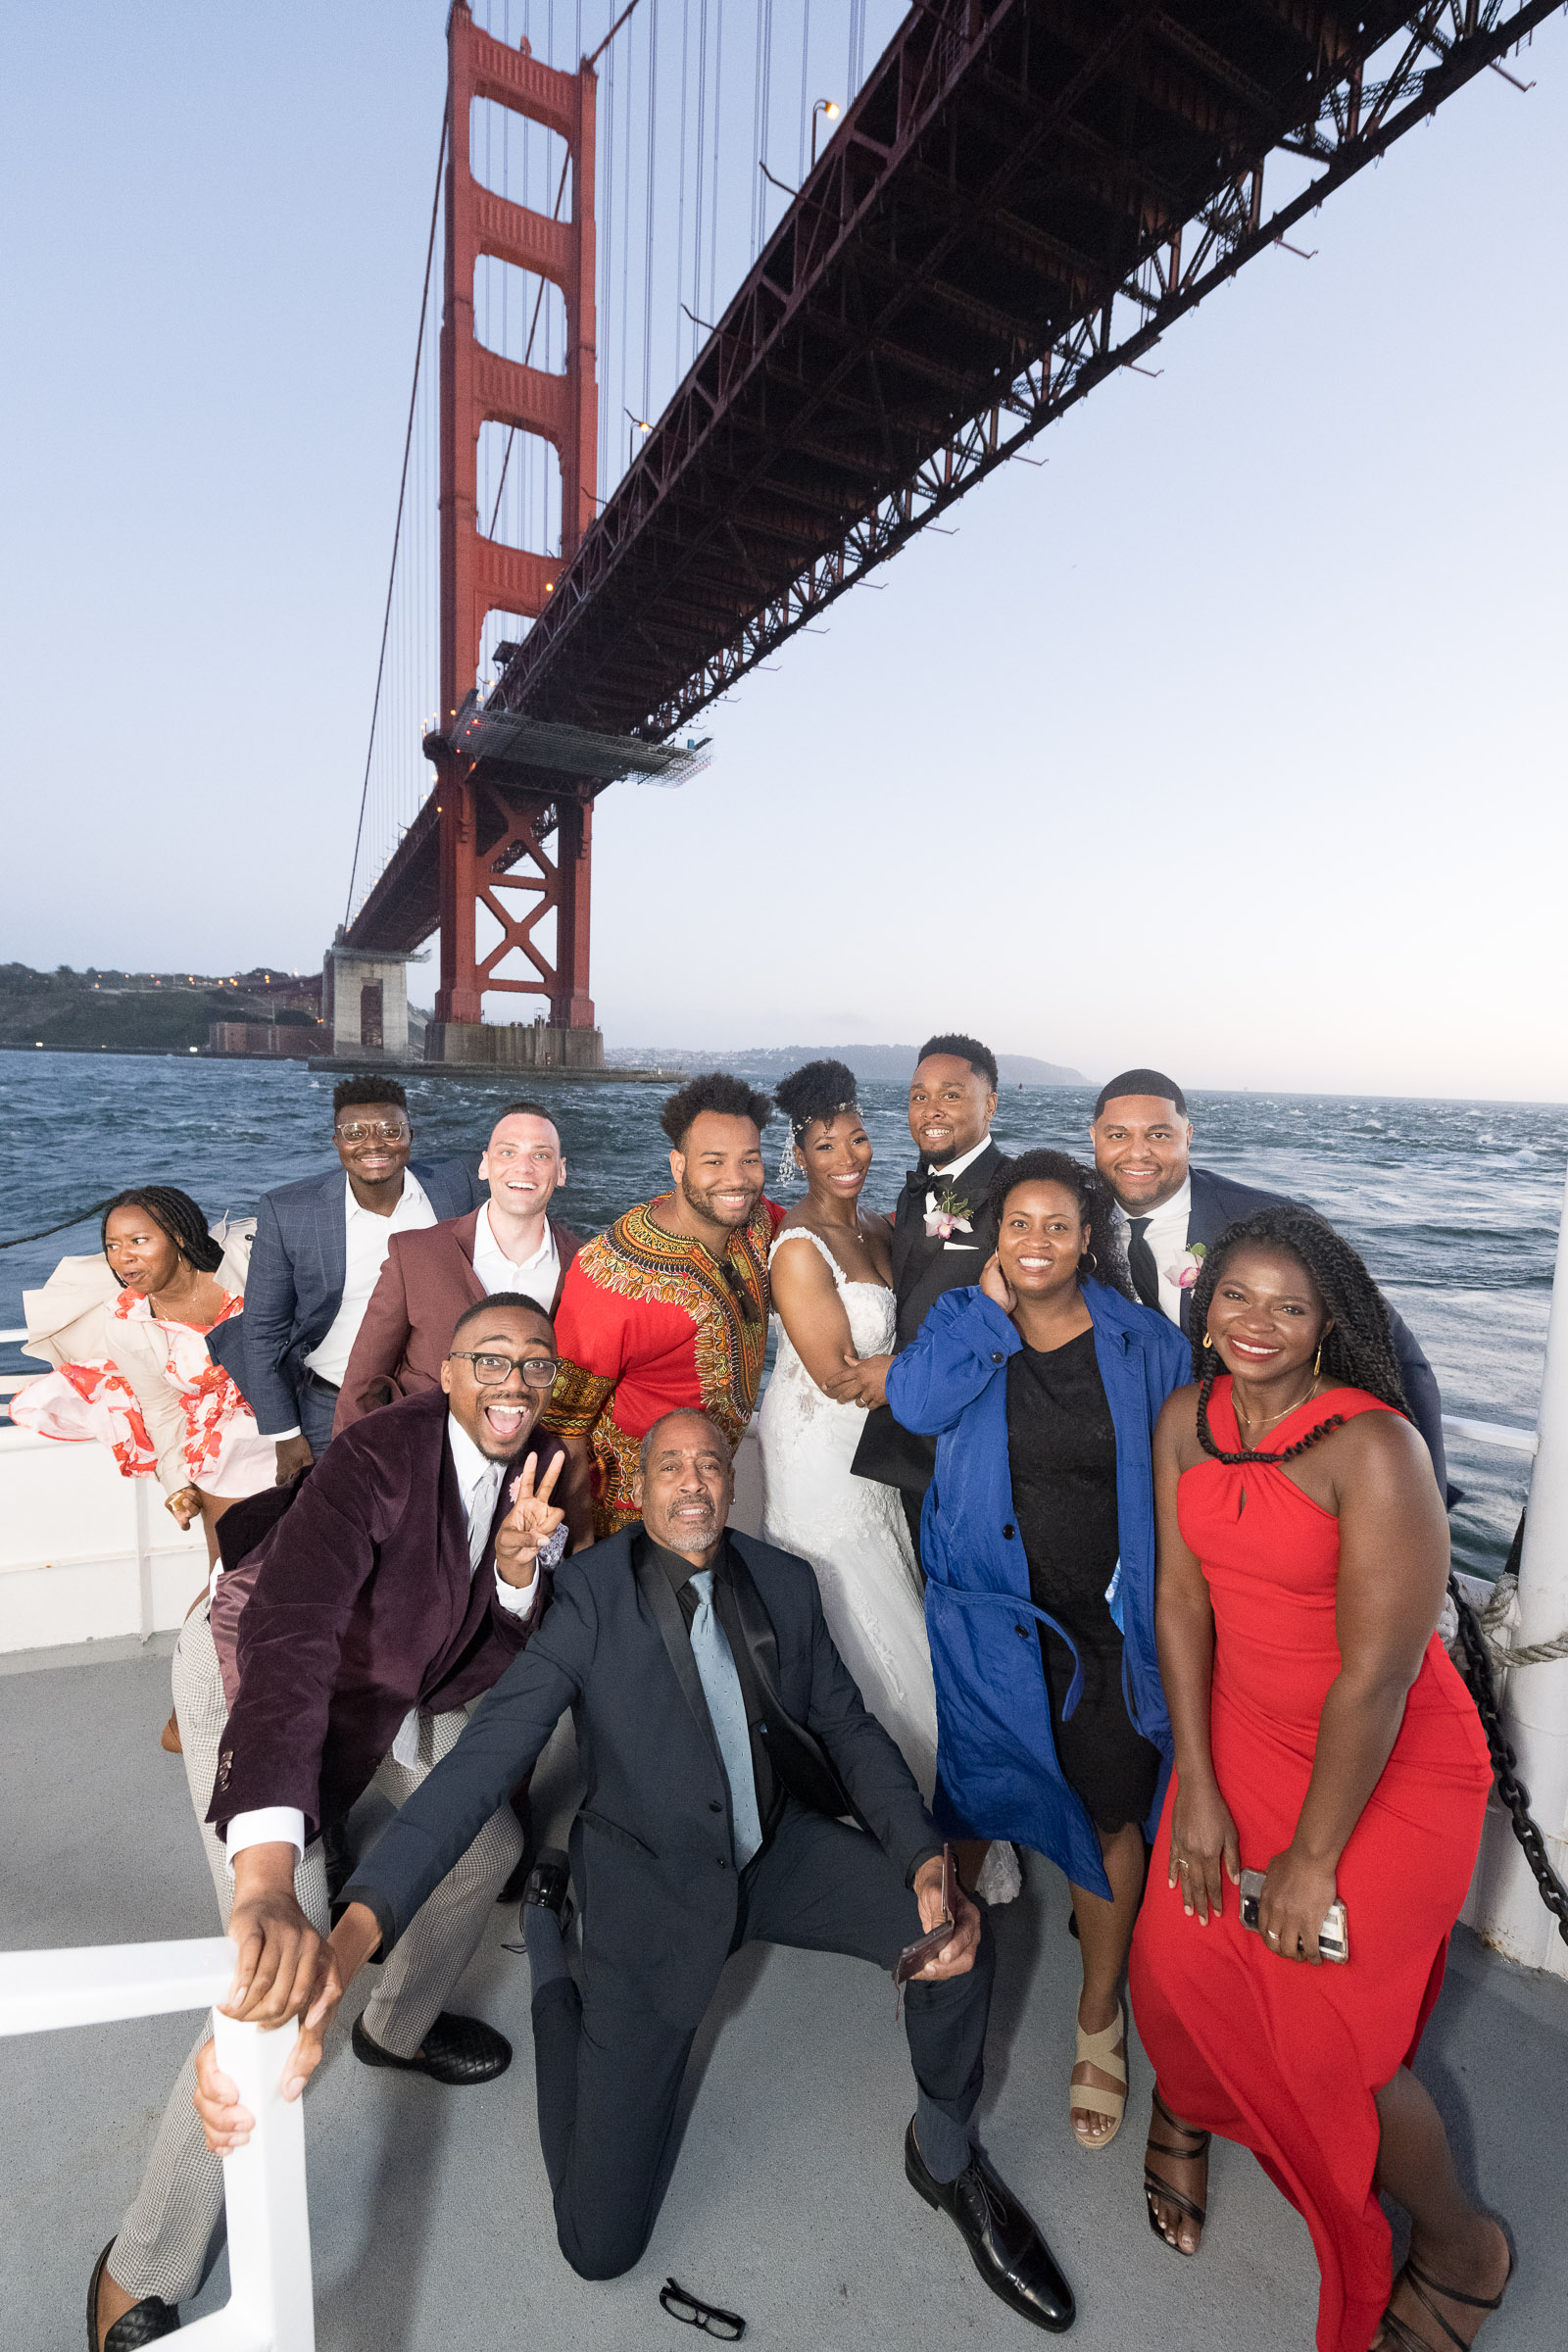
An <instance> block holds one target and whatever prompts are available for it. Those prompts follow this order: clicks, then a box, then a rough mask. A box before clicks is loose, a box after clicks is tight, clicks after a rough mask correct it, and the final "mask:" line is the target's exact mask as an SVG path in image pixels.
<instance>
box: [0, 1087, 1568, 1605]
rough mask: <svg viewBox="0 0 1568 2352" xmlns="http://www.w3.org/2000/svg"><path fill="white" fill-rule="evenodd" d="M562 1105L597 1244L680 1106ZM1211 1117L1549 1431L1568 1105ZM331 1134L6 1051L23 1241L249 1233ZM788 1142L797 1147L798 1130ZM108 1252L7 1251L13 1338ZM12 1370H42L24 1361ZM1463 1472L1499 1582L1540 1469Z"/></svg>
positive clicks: (878, 1114)
mask: <svg viewBox="0 0 1568 2352" xmlns="http://www.w3.org/2000/svg"><path fill="white" fill-rule="evenodd" d="M852 1059H853V1056H852ZM508 1091H509V1089H508V1088H507V1087H506V1086H504V1085H503V1086H499V1087H498V1085H497V1084H496V1083H495V1082H494V1081H490V1080H485V1081H477V1080H476V1081H472V1082H468V1081H464V1080H457V1079H450V1078H431V1079H427V1080H423V1081H420V1080H417V1079H415V1080H411V1081H410V1082H409V1101H410V1107H411V1110H412V1111H413V1114H414V1120H415V1127H416V1145H415V1149H416V1152H418V1153H419V1154H420V1155H424V1154H430V1155H439V1154H442V1153H445V1152H474V1153H477V1152H478V1151H479V1149H480V1148H481V1146H482V1143H483V1140H484V1136H485V1133H486V1131H487V1128H488V1125H489V1122H490V1120H491V1119H492V1118H493V1116H494V1114H495V1110H496V1107H497V1105H498V1104H499V1103H501V1102H502V1101H504V1100H505V1099H506V1095H507V1092H508ZM548 1100H549V1102H550V1103H551V1105H552V1107H553V1109H554V1112H555V1115H556V1118H557V1120H558V1122H559V1125H560V1128H561V1132H562V1136H563V1139H564V1145H565V1151H566V1155H567V1165H568V1176H569V1183H568V1186H567V1189H566V1192H565V1194H564V1196H563V1199H562V1203H561V1206H562V1211H563V1213H564V1215H565V1216H566V1217H568V1218H569V1219H570V1221H571V1222H572V1223H573V1224H574V1225H576V1226H577V1227H578V1228H579V1230H597V1229H598V1228H599V1227H601V1226H603V1225H604V1224H606V1223H608V1221H609V1220H610V1219H611V1218H612V1217H613V1216H615V1215H617V1214H618V1213H619V1212H620V1210H621V1209H622V1208H624V1207H625V1206H626V1205H627V1204H628V1203H629V1202H630V1201H636V1200H639V1199H643V1198H646V1197H647V1195H648V1194H649V1193H651V1192H654V1191H657V1190H659V1189H660V1188H661V1186H662V1184H663V1183H665V1182H667V1167H666V1164H665V1157H664V1154H665V1152H666V1150H667V1147H666V1145H665V1143H664V1139H663V1137H662V1134H661V1133H660V1129H659V1122H658V1109H659V1103H660V1101H661V1090H659V1089H657V1088H653V1087H643V1086H617V1085H603V1086H598V1085H594V1086H588V1085H579V1086H572V1085H566V1084H559V1083H558V1084H555V1085H553V1086H552V1087H551V1090H550V1093H549V1096H548ZM1091 1104H1092V1098H1091V1096H1090V1095H1089V1094H1088V1092H1087V1091H1085V1090H1082V1089H1078V1088H1069V1087H1027V1088H1023V1089H1015V1090H1014V1091H1013V1092H1012V1093H1010V1094H1007V1095H1005V1096H1004V1098H1003V1101H1002V1105H1001V1109H1000V1112H999V1116H998V1119H997V1128H996V1132H997V1137H998V1141H999V1142H1001V1143H1002V1144H1003V1145H1004V1146H1005V1147H1006V1148H1008V1149H1010V1150H1013V1151H1018V1150H1022V1149H1024V1148H1025V1147H1026V1146H1028V1145H1031V1144H1054V1145H1056V1146H1058V1147H1060V1148H1064V1149H1066V1150H1069V1151H1074V1152H1082V1151H1083V1150H1084V1146H1085V1130H1086V1127H1087V1124H1088V1119H1089V1112H1090V1108H1091ZM861 1107H862V1110H863V1112H864V1114H865V1120H866V1127H867V1130H868V1132H869V1134H870V1136H871V1138H872V1141H873V1143H874V1144H875V1147H876V1154H877V1157H876V1165H875V1167H874V1169H873V1171H872V1176H871V1183H870V1187H869V1194H870V1197H871V1198H872V1199H873V1200H874V1201H875V1202H876V1204H877V1205H879V1206H890V1205H891V1204H892V1201H893V1200H894V1198H895V1197H896V1195H897V1193H898V1189H899V1186H900V1185H901V1184H902V1182H903V1179H904V1172H905V1170H906V1168H907V1166H908V1165H909V1164H910V1155H911V1146H910V1143H909V1135H908V1129H907V1126H906V1124H905V1114H904V1096H903V1090H902V1089H901V1088H898V1087H893V1086H868V1087H867V1088H866V1089H865V1091H864V1096H863V1099H862V1104H861ZM1192 1108H1193V1116H1194V1119H1195V1122H1196V1124H1197V1127H1198V1143H1197V1145H1196V1147H1195V1157H1196V1158H1197V1159H1198V1160H1199V1161H1200V1162H1201V1164H1203V1165H1208V1166H1213V1167H1217V1168H1222V1169H1225V1170H1227V1171H1229V1172H1230V1173H1232V1174H1234V1175H1236V1176H1239V1177H1241V1178H1242V1179H1244V1180H1245V1181H1246V1182H1249V1183H1252V1184H1260V1185H1266V1186H1268V1187H1270V1188H1271V1189H1272V1190H1275V1191H1278V1192H1284V1193H1291V1194H1294V1195H1296V1196H1298V1197H1299V1198H1300V1199H1302V1200H1306V1201H1311V1202H1312V1203H1313V1204H1314V1206H1316V1207H1317V1208H1320V1209H1321V1210H1322V1211H1323V1213H1324V1214H1325V1215H1326V1216H1328V1217H1330V1218H1332V1219H1333V1221H1334V1222H1335V1223H1336V1224H1337V1225H1338V1226H1340V1227H1341V1229H1342V1230H1343V1231H1344V1232H1345V1233H1346V1234H1347V1235H1348V1238H1349V1239H1350V1240H1351V1241H1352V1242H1353V1243H1354V1244H1355V1246H1356V1248H1357V1249H1358V1250H1361V1252H1362V1253H1363V1255H1364V1256H1365V1257H1366V1259H1367V1261H1368V1263H1369V1264H1370V1265H1371V1267H1372V1269H1373V1271H1374V1272H1375V1273H1376V1274H1377V1276H1378V1277H1379V1279H1380V1281H1381V1282H1382V1283H1383V1285H1384V1287H1385V1289H1386V1290H1387V1291H1388V1294H1389V1296H1390V1298H1391V1299H1394V1300H1395V1301H1396V1302H1397V1305H1398V1306H1399V1308H1400V1310H1401V1312H1402V1313H1403V1314H1404V1316H1405V1318H1406V1320H1407V1321H1408V1322H1409V1323H1410V1325H1411V1327H1412V1328H1413V1329H1414V1330H1415V1331H1416V1332H1417V1333H1418V1334H1419V1336H1420V1338H1421V1341H1422V1343H1423V1345H1424V1346H1425V1348H1426V1349H1427V1352H1428V1354H1429V1355H1430V1356H1431V1358H1432V1361H1433V1365H1434V1368H1435V1369H1436V1371H1437V1374H1438V1378H1439V1380H1440V1382H1441V1383H1442V1386H1443V1395H1444V1402H1445V1404H1446V1407H1447V1409H1448V1410H1449V1411H1450V1412H1454V1413H1459V1414H1467V1415H1472V1416H1474V1417H1475V1418H1477V1419H1481V1420H1495V1421H1512V1422H1517V1423H1522V1424H1527V1425H1528V1424H1530V1423H1533V1421H1534V1419H1535V1413H1536V1405H1537V1399H1538V1396H1539V1392H1540V1386H1541V1364H1542V1355H1543V1350H1544V1342H1545V1331H1546V1315H1547V1309H1548V1306H1549V1304H1550V1297H1551V1273H1552V1260H1553V1255H1554V1251H1555V1248H1556V1238H1557V1222H1558V1217H1559V1214H1560V1211H1561V1207H1562V1198H1563V1170H1564V1162H1565V1159H1568V1105H1563V1104H1560V1103H1548V1104H1538V1103H1423V1102H1416V1101H1402V1100H1400V1101H1380V1100H1377V1099H1375V1098H1372V1097H1366V1096H1357V1097H1353V1098H1348V1097H1336V1096H1321V1097H1309V1096H1304V1095H1277V1096H1269V1095H1260V1094H1250V1095H1200V1096H1196V1097H1195V1098H1194V1099H1193V1105H1192ZM330 1126H331V1080H330V1079H329V1078H326V1077H323V1076H313V1075H312V1074H311V1073H310V1072H309V1071H307V1070H306V1069H305V1067H304V1066H303V1065H302V1064H295V1065H292V1066H289V1065H281V1066H279V1065H270V1064H267V1063H263V1062H255V1063H251V1062H234V1061H223V1062H204V1061H197V1060H190V1061H181V1060H176V1059H174V1058H172V1057H170V1058H168V1059H159V1058H154V1057H151V1056H140V1055H130V1054H97V1055H91V1056H89V1055H85V1054H28V1055H24V1054H0V1139H3V1140H0V1179H3V1185H0V1240H4V1239H7V1238H9V1237H10V1236H11V1235H13V1234H18V1233H27V1232H30V1231H31V1230H32V1229H33V1228H34V1227H35V1226H40V1225H46V1224H50V1223H52V1222H53V1221H54V1220H55V1219H56V1218H58V1217H63V1216H65V1215H68V1214H69V1213H70V1212H71V1211H72V1210H73V1209H75V1208H80V1207H83V1206H85V1205H86V1204H87V1203H89V1202H90V1201H96V1200H99V1199H101V1198H102V1197H103V1196H104V1195H105V1194H106V1193H110V1192H113V1191H115V1190H117V1189H118V1188H119V1187H121V1186H123V1185H127V1184H135V1183H167V1184H178V1185H181V1186H183V1187H184V1189H185V1190H186V1191H187V1192H189V1193H192V1194H193V1195H194V1196H195V1198H196V1199H197V1200H198V1201H201V1203H202V1206H203V1207H204V1208H205V1209H206V1211H207V1212H208V1215H209V1217H213V1218H216V1217H217V1216H219V1215H220V1214H221V1212H222V1211H224V1210H228V1211H229V1212H231V1213H232V1214H234V1215H236V1216H238V1215H245V1214H248V1213H249V1212H250V1211H251V1210H252V1209H254V1207H255V1205H256V1200H257V1196H258V1194H260V1193H262V1192H265V1191H266V1190H267V1189H268V1187H269V1186H270V1185H274V1184H282V1183H286V1182H287V1181H288V1180H289V1179H290V1178H292V1177H296V1176H306V1175H309V1174H310V1173H311V1172H312V1171H313V1170H314V1169H318V1168H321V1167H324V1166H327V1165H329V1164H330V1161H331V1153H330V1147H329V1145H328V1143H327V1137H328V1131H329V1129H330ZM768 1133H769V1140H770V1147H771V1148H776V1147H777V1145H778V1143H779V1141H780V1140H781V1137H782V1128H781V1126H780V1125H779V1124H778V1123H775V1124H774V1126H773V1127H771V1128H770V1129H769V1131H768ZM770 1156H771V1151H770ZM785 1197H786V1198H794V1197H795V1195H794V1192H793V1190H791V1191H789V1192H787V1193H786V1195H785ZM93 1247H95V1236H94V1234H93V1231H92V1229H91V1228H90V1227H86V1226H83V1227H79V1228H77V1229H76V1230H74V1231H73V1232H70V1233H65V1234H61V1235H60V1236H59V1237H58V1238H56V1239H54V1240H51V1241H45V1242H35V1243H30V1244H27V1245H25V1246H24V1247H23V1248H21V1249H14V1250H5V1251H3V1252H0V1327H5V1328H9V1327H11V1326H14V1325H16V1324H19V1323H20V1322H21V1320H22V1291H23V1288H24V1287H25V1286H27V1287H30V1286H32V1285H33V1284H35V1283H39V1282H42V1281H43V1280H44V1279H45V1277H46V1276H47V1274H48V1273H49V1271H50V1269H51V1267H52V1266H53V1265H54V1264H55V1262H56V1260H57V1258H58V1257H59V1256H60V1255H61V1254H62V1253H63V1252H64V1251H66V1250H90V1249H92V1248H93ZM0 1365H3V1368H4V1369H5V1370H6V1371H8V1372H15V1371H22V1370H25V1368H26V1366H25V1359H23V1358H22V1357H21V1356H19V1355H18V1354H17V1353H16V1350H15V1349H14V1348H5V1349H3V1350H0ZM1449 1462H1450V1469H1451V1472H1452V1475H1453V1477H1454V1478H1455V1480H1456V1481H1457V1483H1458V1484H1459V1485H1460V1486H1462V1487H1463V1488H1465V1490H1466V1499H1465V1501H1464V1502H1463V1503H1462V1504H1461V1505H1460V1506H1459V1508H1458V1510H1457V1511H1456V1512H1455V1513H1454V1521H1453V1526H1454V1541H1455V1550H1456V1554H1457V1556H1458V1558H1459V1560H1460V1563H1461V1564H1462V1565H1464V1566H1467V1567H1472V1568H1485V1569H1489V1570H1494V1571H1495V1567H1496V1566H1497V1564H1498V1562H1499V1561H1500V1558H1501V1556H1502V1553H1503V1551H1504V1550H1505V1548H1506V1545H1507V1542H1508V1539H1509V1537H1510V1536H1511V1534H1512V1532H1513V1526H1514V1522H1515V1520H1516V1519H1517V1517H1518V1512H1519V1505H1520V1502H1521V1501H1522V1499H1523V1495H1524V1488H1525V1481H1526V1473H1527V1470H1528V1462H1527V1459H1526V1457H1525V1456H1523V1455H1518V1454H1504V1453H1502V1452H1500V1451H1498V1450H1495V1449H1494V1448H1491V1447H1480V1446H1470V1445H1468V1444H1465V1443H1463V1442H1461V1441H1459V1440H1453V1441H1451V1443H1450V1449H1449Z"/></svg>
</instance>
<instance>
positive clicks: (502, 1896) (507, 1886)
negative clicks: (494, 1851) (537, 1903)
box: [496, 1846, 534, 1903]
mask: <svg viewBox="0 0 1568 2352" xmlns="http://www.w3.org/2000/svg"><path fill="white" fill-rule="evenodd" d="M533 1859H534V1858H533V1854H532V1852H531V1851H530V1849H529V1848H528V1847H527V1846H524V1847H523V1849H522V1851H521V1853H520V1854H519V1855H518V1856H517V1859H516V1861H515V1863H514V1864H513V1866H512V1868H511V1870H510V1871H508V1873H507V1876H506V1879H505V1881H504V1882H503V1885H502V1887H501V1891H500V1893H499V1894H498V1895H497V1896H496V1901H497V1902H498V1903H520V1902H521V1900H522V1894H523V1888H524V1887H526V1886H527V1884H528V1878H529V1874H530V1873H531V1871H532V1869H533Z"/></svg>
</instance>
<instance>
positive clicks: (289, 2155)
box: [0, 1936, 316, 2352]
mask: <svg viewBox="0 0 1568 2352" xmlns="http://www.w3.org/2000/svg"><path fill="white" fill-rule="evenodd" d="M234 1960H235V1952H234V1946H233V1945H232V1944H231V1943H230V1942H229V1941H228V1939H227V1937H226V1936H210V1937H208V1938H206V1939H204V1940H202V1941H197V1942H189V1943H108V1944H97V1945H92V1946H89V1947H88V1948H86V1949H85V1950H78V1951H61V1952H5V1953H0V2034H43V2033H48V2032H51V2031H53V2030H54V2029H56V2028H58V2027H62V2026H95V2025H113V2024H115V2023H117V2022H118V2021H119V2020H120V2019H122V2018H132V2017H163V2016H166V2015H168V2014H170V2013H171V2012H172V2011H174V2010H179V2009H205V2008H207V2007H209V2006H210V2005H211V2003H212V2002H214V2001H219V2000H221V1999H222V1997H223V1995H224V1994H225V1993H226V1992H227V1990H228V1987H229V1985H230V1984H231V1983H232V1982H233V1976H234ZM213 2026H214V2031H215V2038H216V2041H217V2045H218V2063H219V2065H220V2066H221V2068H222V2070H223V2072H224V2074H225V2075H227V2076H228V2078H229V2080H230V2082H233V2083H234V2084H235V2085H236V2087H237V2088H238V2091H239V2096H240V2102H241V2104H242V2105H243V2106H245V2107H248V2108H249V2109H250V2111H251V2113H252V2115H253V2116H254V2117H255V2118H256V2129H255V2131H253V2132H252V2133H251V2137H250V2144H249V2145H248V2146H247V2147H244V2148H242V2149H241V2150H240V2151H239V2153H238V2155H235V2156H225V2157H224V2159H223V2199H224V2203H225V2205H226V2207H227V2212H228V2275H229V2299H228V2301H227V2302H226V2303H225V2304H224V2306H223V2308H222V2310H221V2311H215V2312H212V2313H210V2314H209V2316H208V2317H207V2318H206V2319H204V2320H196V2321H194V2322H192V2323H191V2324H190V2325H189V2326H187V2327H183V2328H181V2329H180V2334H181V2336H182V2337H183V2339H184V2344H183V2346H182V2348H181V2352H185V2347H188V2352H315V2345H316V2319H315V2307H314V2300H313V2296H312V2291H311V2226H310V2214H309V2210H308V2207H307V2204H306V2197H305V2118H304V2113H303V2109H302V2105H301V2102H300V2101H299V2100H298V2099H295V2100H292V2101H291V2100H288V2099H285V2098H284V2097H283V2096H282V2093H281V2092H280V2090H279V2088H278V2083H279V2081H280V2079H281V2076H282V2071H283V2061H284V2059H285V2058H286V2057H287V2055H288V2053H289V2051H290V2050H291V2049H292V2048H293V2046H294V2043H295V2041H296V2040H297V2038H298V2034H299V2029H298V2027H296V2026H284V2027H282V2028H280V2029H279V2031H278V2032H276V2033H273V2034H264V2033H263V2032H262V2031H261V2029H260V2027H257V2026H246V2025H240V2024H237V2023H236V2022H235V2020H234V2019H233V2018H229V2017H224V2016H223V2015H222V2014H221V2012H219V2011H215V2012H214V2016H213Z"/></svg>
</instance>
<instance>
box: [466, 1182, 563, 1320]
mask: <svg viewBox="0 0 1568 2352" xmlns="http://www.w3.org/2000/svg"><path fill="white" fill-rule="evenodd" d="M473 1270H474V1273H475V1274H476V1275H477V1276H478V1278H479V1280H480V1281H481V1282H482V1283H483V1284H484V1287H485V1291H486V1294H487V1295H488V1294H489V1293H490V1292H492V1291H521V1292H522V1294H523V1296H524V1297H525V1298H527V1299H534V1300H535V1301H536V1302H537V1304H538V1305H540V1306H542V1307H543V1308H544V1310H545V1313H546V1314H547V1315H548V1314H549V1312H550V1310H551V1308H552V1307H553V1306H554V1305H555V1303H556V1289H557V1286H558V1285H559V1283H560V1281H561V1252H560V1250H558V1249H557V1248H556V1237H555V1235H554V1233H552V1231H551V1229H550V1219H549V1218H548V1217H546V1219H545V1238H544V1240H543V1241H542V1242H541V1243H540V1245H539V1247H538V1249H537V1250H535V1251H534V1253H533V1255H532V1257H523V1258H511V1257H508V1255H507V1253H506V1251H505V1250H503V1249H502V1247H501V1244H500V1243H499V1242H498V1241H497V1240H496V1237H495V1229H494V1227H493V1226H492V1225H491V1223H490V1210H489V1206H488V1204H486V1206H485V1207H483V1208H481V1209H480V1211H479V1220H478V1223H477V1224H476V1225H475V1226H474V1229H473Z"/></svg>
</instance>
